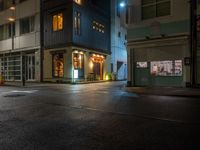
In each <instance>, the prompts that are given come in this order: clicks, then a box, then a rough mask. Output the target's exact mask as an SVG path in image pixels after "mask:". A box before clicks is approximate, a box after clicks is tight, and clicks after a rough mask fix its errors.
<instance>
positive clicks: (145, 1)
mask: <svg viewBox="0 0 200 150" xmlns="http://www.w3.org/2000/svg"><path fill="white" fill-rule="evenodd" d="M170 13H171V0H142V19H149V18H155V17H161V16H167V15H170Z"/></svg>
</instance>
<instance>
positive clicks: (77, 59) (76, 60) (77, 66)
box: [73, 53, 84, 69]
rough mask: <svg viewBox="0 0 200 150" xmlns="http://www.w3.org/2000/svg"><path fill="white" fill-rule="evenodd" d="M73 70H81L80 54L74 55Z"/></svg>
mask: <svg viewBox="0 0 200 150" xmlns="http://www.w3.org/2000/svg"><path fill="white" fill-rule="evenodd" d="M73 60H74V69H83V64H84V56H83V54H80V53H74V57H73Z"/></svg>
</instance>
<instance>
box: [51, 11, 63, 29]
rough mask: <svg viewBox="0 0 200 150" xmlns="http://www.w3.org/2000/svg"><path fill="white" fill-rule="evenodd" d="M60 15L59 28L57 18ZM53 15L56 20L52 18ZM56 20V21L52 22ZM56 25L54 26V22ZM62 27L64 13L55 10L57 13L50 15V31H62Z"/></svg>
mask: <svg viewBox="0 0 200 150" xmlns="http://www.w3.org/2000/svg"><path fill="white" fill-rule="evenodd" d="M59 16H61V18H62V28H59V24H60V23H59V20H58V17H59ZM54 17H56V20H54ZM54 21H56V22H54ZM54 23H55V24H56V26H54V25H55V24H54ZM63 29H64V13H63V12H57V13H54V14H53V15H52V31H53V32H59V31H62V30H63Z"/></svg>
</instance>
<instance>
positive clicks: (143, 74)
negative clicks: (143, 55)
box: [135, 62, 150, 86]
mask: <svg viewBox="0 0 200 150" xmlns="http://www.w3.org/2000/svg"><path fill="white" fill-rule="evenodd" d="M141 63H142V62H141ZM143 64H145V66H143ZM148 66H149V64H148V63H147V62H145V63H142V65H140V62H139V63H138V64H136V68H135V85H136V86H149V85H150V69H149V67H148Z"/></svg>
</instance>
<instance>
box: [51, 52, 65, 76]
mask: <svg viewBox="0 0 200 150" xmlns="http://www.w3.org/2000/svg"><path fill="white" fill-rule="evenodd" d="M53 76H54V77H57V78H62V77H63V76H64V57H63V54H54V55H53Z"/></svg>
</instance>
